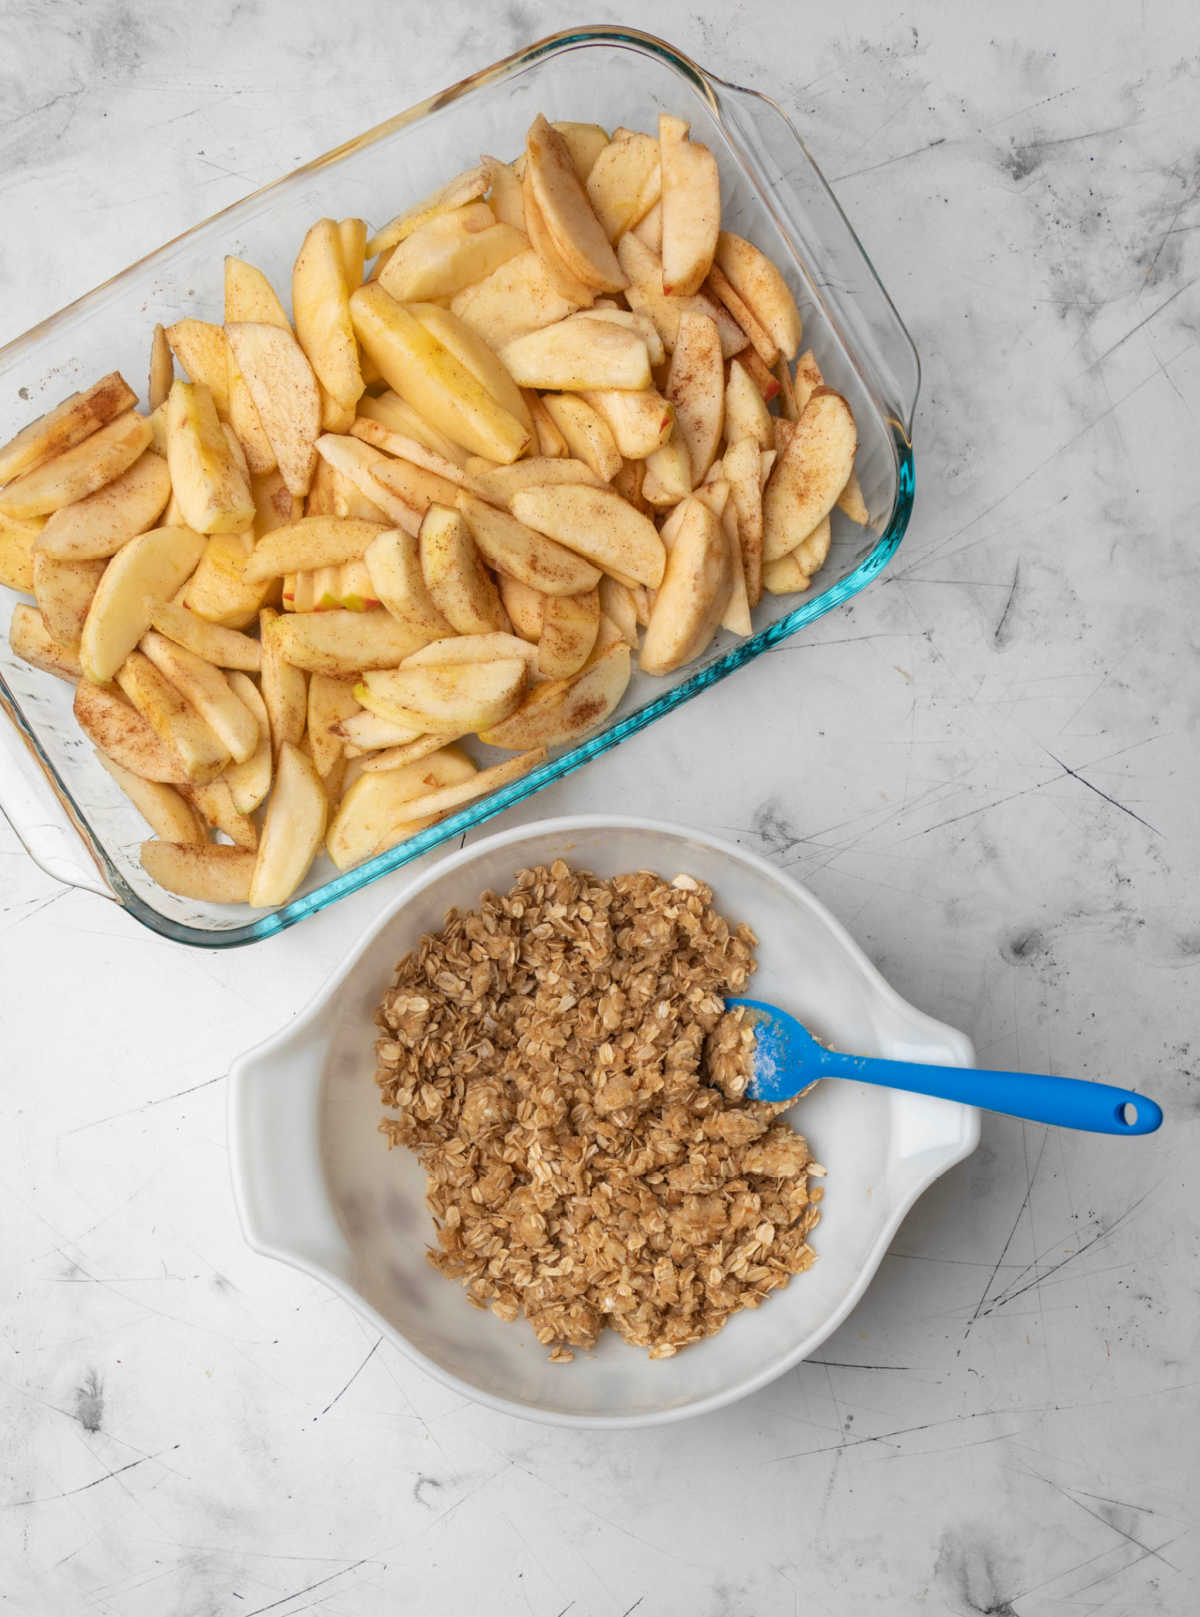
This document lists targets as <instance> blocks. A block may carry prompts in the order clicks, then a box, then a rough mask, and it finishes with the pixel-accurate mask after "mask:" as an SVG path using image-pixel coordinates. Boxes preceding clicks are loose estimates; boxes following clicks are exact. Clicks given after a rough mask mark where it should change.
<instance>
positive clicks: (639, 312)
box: [587, 298, 667, 365]
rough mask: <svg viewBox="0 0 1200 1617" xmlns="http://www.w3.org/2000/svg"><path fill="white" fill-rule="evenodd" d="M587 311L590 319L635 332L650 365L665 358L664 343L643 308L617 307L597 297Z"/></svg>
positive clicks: (658, 363) (658, 362)
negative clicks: (604, 321)
mask: <svg viewBox="0 0 1200 1617" xmlns="http://www.w3.org/2000/svg"><path fill="white" fill-rule="evenodd" d="M587 312H588V315H589V317H590V318H591V319H592V320H607V321H608V322H609V324H610V325H613V326H624V327H625V329H626V330H627V331H633V332H636V333H637V335H638V336H639V337H640V338H641V339H642V341H643V342H644V343H645V345H646V353H647V356H648V357H649V360H650V363H651V365H661V364H663V362H664V361H665V360H666V357H667V348H666V344H665V343H664V342H663V340H662V338H661V337H660V336H659V333H658V327H657V326H656V325H655V324H654V321H653V320H651V318H650V316H649V315H648V314H647V313H646V312H645V310H644V309H618V308H617V307H616V306H615V305H613V304H612V303H611V301H610V300H609V299H607V298H597V299H596V302H595V303H594V304H593V305H592V307H591V308H590V309H589V310H588V311H587Z"/></svg>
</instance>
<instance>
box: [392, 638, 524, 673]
mask: <svg viewBox="0 0 1200 1617" xmlns="http://www.w3.org/2000/svg"><path fill="white" fill-rule="evenodd" d="M506 657H519V658H520V659H521V661H522V662H523V663H524V664H525V669H526V672H527V673H528V674H529V676H530V677H531V678H532V677H533V676H534V675H536V673H537V666H538V654H537V648H536V647H534V646H531V645H530V644H529V643H528V642H527V641H525V640H522V639H520V638H519V637H518V636H517V635H515V634H505V633H504V632H502V631H497V632H495V633H489V634H456V635H450V636H448V637H447V638H446V639H444V640H433V641H431V642H430V644H429V645H427V646H422V647H421V649H420V650H419V651H413V652H410V653H409V655H408V656H407V657H406V658H405V659H404V662H403V665H402V666H403V667H405V668H437V667H441V666H444V665H447V664H450V663H486V662H495V661H497V660H498V659H500V658H506Z"/></svg>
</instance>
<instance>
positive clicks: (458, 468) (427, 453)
mask: <svg viewBox="0 0 1200 1617" xmlns="http://www.w3.org/2000/svg"><path fill="white" fill-rule="evenodd" d="M350 436H351V437H353V438H358V439H361V441H362V442H363V443H365V444H370V446H371V447H372V449H381V450H382V451H383V452H384V454H386V455H391V456H392V457H393V458H394V459H396V460H406V461H408V462H410V464H411V465H413V466H419V467H421V468H422V469H423V470H424V471H427V472H433V473H434V474H435V475H436V476H438V477H440V478H444V479H445V481H446V482H448V483H453V484H454V485H455V487H456V488H469V489H472V490H473V491H474V492H475V493H477V494H481V493H482V492H483V491H482V489H480V488H476V486H475V479H474V478H473V477H472V475H471V473H470V472H469V471H467V470H466V469H465V468H464V467H463V466H462V464H460V462H459V461H457V460H449V459H448V458H447V457H446V456H445V455H441V454H439V453H438V451H437V450H436V449H430V448H429V447H428V445H427V444H424V443H422V442H421V441H420V439H417V438H411V437H409V436H408V434H407V433H403V432H396V431H394V430H393V429H392V428H391V427H387V426H385V425H384V424H383V422H382V421H374V420H372V419H370V418H369V417H367V418H365V419H360V420H358V421H356V422H355V423H354V425H353V427H352V428H351V429H350ZM468 459H470V460H477V461H478V462H479V464H480V465H482V466H488V467H490V466H491V465H492V462H491V461H490V460H489V461H485V460H482V458H481V457H479V456H475V455H472V456H469V457H468ZM516 464H518V465H522V464H524V463H523V462H520V461H519V462H517V463H516Z"/></svg>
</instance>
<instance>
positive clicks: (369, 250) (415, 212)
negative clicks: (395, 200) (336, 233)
mask: <svg viewBox="0 0 1200 1617" xmlns="http://www.w3.org/2000/svg"><path fill="white" fill-rule="evenodd" d="M490 161H492V162H494V161H495V159H494V158H493V159H490ZM488 162H489V159H487V158H484V160H483V162H482V163H480V164H478V165H477V166H476V167H475V168H469V169H467V170H466V171H465V172H464V173H462V174H456V175H455V176H454V178H453V179H452V180H447V182H446V183H445V185H439V186H438V188H437V190H436V191H433V192H431V193H430V194H429V196H427V197H423V198H422V200H421V201H420V202H417V203H415V204H414V205H413V206H412V207H411V208H407V209H406V210H405V211H404V212H403V213H398V214H397V215H396V217H395V218H394V219H392V220H389V222H388V223H387V224H386V225H384V226H383V228H382V230H377V231H376V232H375V234H374V235H373V236H372V237H371V238H370V240H369V241H368V242H367V245H366V256H367V257H368V258H375V257H377V256H378V255H379V254H380V253H386V252H387V251H388V250H389V249H390V248H393V247H396V246H398V245H399V244H400V242H402V241H405V240H406V239H407V238H408V237H409V236H411V235H412V233H413V232H414V231H415V230H420V228H421V226H422V225H424V224H427V223H428V222H429V220H430V219H436V218H437V217H438V215H439V214H443V213H449V212H450V211H451V210H452V209H454V208H463V207H466V205H467V204H468V203H469V202H474V201H475V200H476V198H478V197H481V196H483V195H484V194H485V192H486V191H487V189H488V185H489V173H488V169H487V167H486V166H485V165H486V164H487V163H488Z"/></svg>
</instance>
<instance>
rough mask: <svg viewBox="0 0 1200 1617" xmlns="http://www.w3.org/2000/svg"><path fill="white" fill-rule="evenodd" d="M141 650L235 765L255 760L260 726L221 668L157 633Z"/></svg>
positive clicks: (145, 639) (153, 632) (150, 635)
mask: <svg viewBox="0 0 1200 1617" xmlns="http://www.w3.org/2000/svg"><path fill="white" fill-rule="evenodd" d="M141 649H142V651H143V652H144V653H145V654H146V656H147V657H148V658H149V659H150V661H151V662H152V663H153V664H154V666H155V667H156V668H157V669H158V671H159V673H160V674H162V675H164V676H165V678H167V679H169V680H170V681H171V684H172V685H174V686H175V688H176V690H177V691H179V692H180V694H181V695H183V696H185V697H186V698H187V700H188V701H189V702H190V703H191V704H192V706H193V707H194V708H195V709H196V711H197V713H199V714H200V716H201V718H203V719H204V720H205V721H206V722H207V724H208V726H209V729H210V730H211V731H212V732H213V734H214V735H215V736H216V737H217V739H218V740H219V741H220V743H221V745H222V746H223V747H224V748H225V750H226V752H228V753H229V755H230V757H231V758H232V759H233V760H234V762H235V763H245V761H246V759H247V758H251V757H253V755H254V752H255V750H256V748H257V746H258V723H257V721H256V719H255V717H254V715H253V713H251V712H250V710H249V709H248V708H247V707H246V705H245V703H244V702H242V701H240V700H239V698H238V697H237V696H236V695H235V693H234V690H233V687H232V686H231V685H230V683H229V681H228V680H227V679H226V678H225V675H224V674H223V673H222V672H221V670H220V669H219V668H217V667H214V665H213V664H212V663H210V662H207V661H206V660H205V659H204V658H203V657H198V656H197V655H196V653H195V652H194V651H189V650H188V649H187V647H186V646H181V645H179V644H177V642H176V641H174V640H168V639H167V637H166V635H163V634H159V632H158V631H157V630H156V629H151V630H150V631H149V633H147V634H145V635H143V636H142V640H141ZM175 840H178V838H176V839H175Z"/></svg>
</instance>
